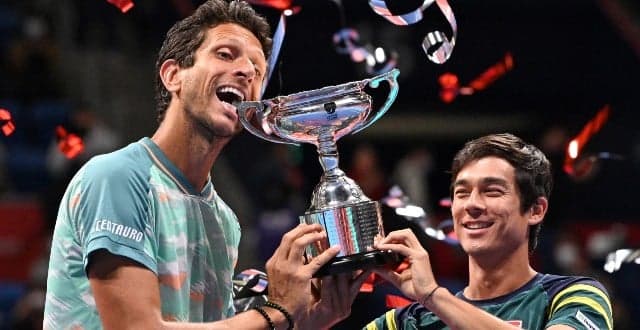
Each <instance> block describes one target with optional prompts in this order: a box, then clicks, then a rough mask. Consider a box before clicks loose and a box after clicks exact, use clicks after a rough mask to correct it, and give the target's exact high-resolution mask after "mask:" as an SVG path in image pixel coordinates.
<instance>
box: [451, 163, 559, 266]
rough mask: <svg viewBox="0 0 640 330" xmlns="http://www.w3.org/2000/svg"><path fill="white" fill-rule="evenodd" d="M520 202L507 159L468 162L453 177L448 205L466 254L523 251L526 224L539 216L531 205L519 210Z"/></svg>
mask: <svg viewBox="0 0 640 330" xmlns="http://www.w3.org/2000/svg"><path fill="white" fill-rule="evenodd" d="M520 202H521V201H520V196H519V192H518V187H517V185H516V180H515V169H514V167H513V166H512V165H511V164H509V162H507V161H506V160H504V159H502V158H498V157H493V156H490V157H484V158H480V159H477V160H474V161H471V162H469V163H468V164H467V165H466V166H464V167H463V168H462V169H461V170H460V172H458V175H457V177H456V178H455V180H454V183H453V201H452V204H451V212H452V215H453V221H454V229H455V231H456V234H457V236H458V238H459V239H460V243H461V245H462V248H463V249H464V250H465V251H466V252H467V253H468V254H469V255H470V256H482V255H489V256H494V257H498V256H500V255H504V254H505V253H512V252H513V251H514V250H521V249H524V251H525V252H526V250H527V244H528V231H527V230H528V227H529V225H532V224H536V223H538V222H540V221H542V217H541V216H539V215H538V214H537V212H534V211H533V210H535V207H533V208H531V209H530V210H527V211H525V212H524V213H522V212H521V208H520ZM545 205H546V204H545Z"/></svg>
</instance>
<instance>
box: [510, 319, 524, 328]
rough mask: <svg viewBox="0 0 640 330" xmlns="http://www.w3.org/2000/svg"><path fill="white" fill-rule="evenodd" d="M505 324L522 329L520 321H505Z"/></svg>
mask: <svg viewBox="0 0 640 330" xmlns="http://www.w3.org/2000/svg"><path fill="white" fill-rule="evenodd" d="M507 323H509V324H511V325H515V326H516V327H518V328H520V329H522V320H510V321H507Z"/></svg>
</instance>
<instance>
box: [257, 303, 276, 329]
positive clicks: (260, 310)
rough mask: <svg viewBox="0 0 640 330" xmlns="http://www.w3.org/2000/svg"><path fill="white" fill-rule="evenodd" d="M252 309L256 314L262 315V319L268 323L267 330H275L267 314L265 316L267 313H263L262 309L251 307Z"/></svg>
mask: <svg viewBox="0 0 640 330" xmlns="http://www.w3.org/2000/svg"><path fill="white" fill-rule="evenodd" d="M253 309H255V310H256V311H258V313H260V315H262V316H263V317H264V319H265V320H267V323H269V330H276V326H275V324H273V321H271V318H270V317H269V314H267V312H265V311H264V309H262V307H260V306H253Z"/></svg>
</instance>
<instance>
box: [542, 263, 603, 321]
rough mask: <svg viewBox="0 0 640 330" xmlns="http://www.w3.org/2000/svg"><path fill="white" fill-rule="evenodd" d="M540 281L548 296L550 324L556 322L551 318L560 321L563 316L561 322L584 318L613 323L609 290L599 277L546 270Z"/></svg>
mask: <svg viewBox="0 0 640 330" xmlns="http://www.w3.org/2000/svg"><path fill="white" fill-rule="evenodd" d="M541 284H542V287H543V288H544V289H545V291H546V292H547V295H548V297H549V300H550V303H549V309H548V315H549V318H550V320H551V323H550V324H554V323H556V322H554V321H553V320H554V319H555V320H558V321H557V323H559V324H560V320H563V319H564V321H562V323H561V324H571V323H570V322H576V323H575V324H577V325H579V324H582V325H585V322H586V323H588V324H591V323H594V324H600V325H601V326H602V328H608V329H611V328H612V327H613V324H612V323H613V317H612V315H613V314H612V307H611V301H610V299H609V294H608V292H607V290H606V289H605V287H604V286H603V285H602V284H601V283H600V282H599V281H597V280H595V279H593V278H590V277H584V276H561V275H551V274H546V275H544V276H543V277H542V279H541ZM565 322H569V323H565ZM585 326H586V325H585Z"/></svg>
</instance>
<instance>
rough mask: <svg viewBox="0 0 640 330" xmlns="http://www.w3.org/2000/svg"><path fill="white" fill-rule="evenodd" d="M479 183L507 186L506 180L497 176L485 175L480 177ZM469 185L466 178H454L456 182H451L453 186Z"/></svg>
mask: <svg viewBox="0 0 640 330" xmlns="http://www.w3.org/2000/svg"><path fill="white" fill-rule="evenodd" d="M480 183H481V184H483V185H490V184H498V185H501V186H504V187H507V186H508V185H509V184H508V182H507V180H505V179H503V178H497V177H492V176H490V177H486V178H482V179H481V180H480ZM468 185H469V181H468V180H466V179H460V180H456V182H454V183H453V186H454V187H457V186H468Z"/></svg>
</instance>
